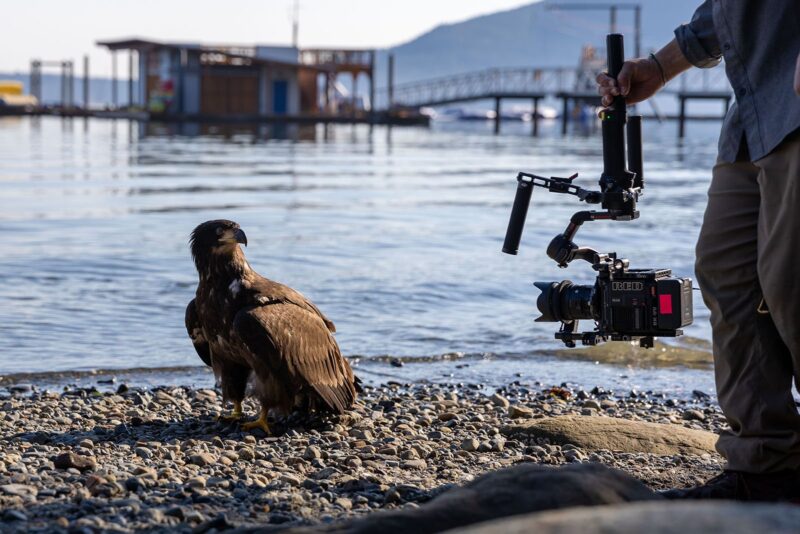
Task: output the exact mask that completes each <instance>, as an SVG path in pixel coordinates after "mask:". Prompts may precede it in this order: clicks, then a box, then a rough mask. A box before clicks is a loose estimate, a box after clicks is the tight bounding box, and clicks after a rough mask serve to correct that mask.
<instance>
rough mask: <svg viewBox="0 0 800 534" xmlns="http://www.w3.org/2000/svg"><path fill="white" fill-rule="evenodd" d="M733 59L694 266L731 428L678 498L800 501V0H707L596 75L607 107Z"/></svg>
mask: <svg viewBox="0 0 800 534" xmlns="http://www.w3.org/2000/svg"><path fill="white" fill-rule="evenodd" d="M723 59H724V61H725V72H726V74H727V77H728V79H729V81H730V83H731V86H732V87H733V90H734V94H735V103H734V104H733V106H731V108H730V109H729V111H728V114H727V116H726V118H725V121H724V123H723V126H722V132H721V135H720V140H719V156H718V159H717V163H716V165H715V166H714V168H713V171H712V180H711V186H710V188H709V192H708V205H707V207H706V212H705V216H704V219H703V225H702V228H701V230H700V237H699V239H698V242H697V250H696V254H697V260H696V265H695V269H696V273H697V279H698V283H699V286H700V289H701V291H702V295H703V300H704V301H705V303H706V305H707V306H708V308H709V310H710V311H711V327H712V338H713V339H712V341H713V352H714V372H715V381H716V386H717V396H718V398H719V403H720V407H721V408H722V411H723V413H724V414H725V417H726V419H727V422H728V425H729V427H730V428H729V429H727V430H725V431H723V432H722V433H721V435H720V437H719V440H718V442H717V450H718V451H719V452H720V454H722V456H724V457H725V459H726V460H727V465H726V467H725V470H724V472H723V473H722V474H720V475H719V476H717V477H714V478H713V479H711V480H709V481H708V482H706V483H705V484H703V485H702V486H698V487H695V488H689V489H676V490H671V491H669V492H667V493H666V494H665V495H666V496H667V497H671V498H722V499H738V500H760V501H794V500H800V413H798V409H797V405H796V404H795V401H794V398H793V393H792V387H793V382H794V384H795V385H796V387H800V280H798V274H800V254H798V252H799V251H800V97H799V96H798V95H800V2H798V1H797V0H770V1H769V2H765V1H758V0H706V1H705V2H703V3H702V4H701V5H700V7H698V8H697V10H696V11H695V13H694V16H693V17H692V20H691V22H689V23H688V24H684V25H681V26H679V27H678V28H677V29H676V30H675V38H674V39H673V40H672V41H671V42H670V43H669V44H667V45H666V46H665V47H664V48H662V49H661V50H659V51H658V52H657V53H655V54H651V55H650V56H649V57H647V58H638V59H633V60H631V61H627V62H625V63H624V65H623V67H622V69H621V71H620V73H619V76H618V77H617V80H614V79H612V78H610V77H609V76H608V75H606V74H604V73H603V74H600V75H598V77H597V83H598V92H599V93H600V94H601V96H602V100H603V104H604V105H606V106H608V105H611V103H612V99H613V97H614V96H615V95H618V94H622V95H624V96H625V97H626V99H627V102H628V103H630V104H634V103H637V102H641V101H643V100H646V99H647V98H649V97H650V96H652V95H654V94H655V93H657V92H658V91H659V90H660V89H661V88H662V87H664V85H666V84H667V82H669V81H670V80H671V79H672V78H674V77H676V76H677V75H678V74H680V73H681V72H683V71H685V70H687V69H689V68H691V67H699V68H709V67H713V66H716V65H717V64H719V63H720V62H721V61H722V60H723Z"/></svg>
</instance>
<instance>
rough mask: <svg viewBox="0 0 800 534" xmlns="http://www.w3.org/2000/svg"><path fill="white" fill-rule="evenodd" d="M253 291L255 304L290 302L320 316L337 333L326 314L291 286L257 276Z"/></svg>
mask: <svg viewBox="0 0 800 534" xmlns="http://www.w3.org/2000/svg"><path fill="white" fill-rule="evenodd" d="M251 291H252V293H253V295H254V298H255V302H256V303H258V304H271V303H273V302H275V301H280V302H290V303H292V304H295V305H296V306H299V307H301V308H304V309H306V310H308V311H309V312H311V313H314V314H315V315H318V316H319V317H320V319H322V321H323V322H324V323H325V326H326V327H327V328H328V330H330V331H331V332H334V333H335V332H336V325H334V324H333V321H331V320H330V319H328V318H327V317H325V314H323V313H322V312H321V311H320V310H319V308H317V307H316V306H315V305H314V303H313V302H311V301H310V300H308V299H307V298H306V297H305V295H303V294H302V293H300V292H299V291H297V290H294V289H292V288H291V287H289V286H285V285H283V284H281V283H280V282H275V281H274V280H270V279H268V278H264V277H263V276H261V275H255V277H254V278H253V280H252V281H251Z"/></svg>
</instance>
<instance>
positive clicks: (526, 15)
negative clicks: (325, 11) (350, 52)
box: [0, 0, 700, 105]
mask: <svg viewBox="0 0 800 534" xmlns="http://www.w3.org/2000/svg"><path fill="white" fill-rule="evenodd" d="M568 1H569V2H572V0H547V1H546V2H544V1H540V2H535V3H532V4H529V5H526V6H522V7H519V8H516V9H512V10H509V11H502V12H498V13H492V14H490V15H484V16H481V17H475V18H471V19H468V20H465V21H463V22H458V23H454V24H443V25H441V26H437V27H436V28H434V29H432V30H430V31H429V32H426V33H424V34H422V35H420V36H419V37H417V38H415V39H412V40H411V41H409V42H407V43H404V44H401V45H398V46H395V47H392V48H389V49H387V50H380V51H379V53H378V57H377V72H376V82H377V87H379V88H381V87H385V86H386V79H387V73H386V64H387V59H386V58H387V55H388V53H389V52H391V53H393V54H394V55H395V80H396V83H404V82H409V81H416V80H423V79H429V78H435V77H438V76H446V75H451V74H458V73H463V72H470V71H475V70H481V69H486V68H490V67H524V66H535V67H548V66H573V65H575V66H576V65H577V63H578V59H579V56H580V51H581V47H582V46H583V45H586V44H592V45H595V46H598V47H602V46H603V45H604V43H605V35H606V33H608V28H609V14H608V10H605V9H598V10H597V11H562V10H554V9H548V6H550V5H557V4H563V3H566V2H568ZM638 1H639V3H640V4H641V5H642V49H643V51H644V52H646V51H649V50H651V49H655V48H658V47H660V46H661V45H663V44H665V43H666V42H667V41H669V40H670V39H671V38H672V31H673V30H674V29H675V27H676V26H678V25H679V24H681V22H683V21H687V20H689V19H690V18H691V16H692V13H694V10H695V8H696V6H697V5H698V4H699V3H700V0H669V1H665V0H638ZM581 3H585V4H607V3H608V0H582V2H581ZM617 23H618V28H617V31H620V32H622V33H625V36H626V50H627V52H628V55H631V54H632V53H633V13H632V12H631V11H627V10H624V11H619V13H618V16H617ZM344 78H345V79H343V80H342V81H343V82H344V83H347V81H348V80H347V79H346V78H347V77H344ZM0 79H16V80H21V81H23V82H24V83H25V84H26V88H27V84H28V75H27V74H26V73H25V74H22V73H16V74H5V73H0ZM75 82H76V83H75V85H76V87H75V93H74V94H75V98H76V100H77V101H78V102H82V101H83V97H82V84H81V80H80V79H78V78H77V77H76V80H75ZM118 84H119V85H118V94H119V102H120V103H125V102H127V101H128V86H127V82H125V81H120V82H118ZM42 85H43V92H44V101H45V102H56V101H59V100H60V77H59V76H58V75H44V77H43V84H42ZM361 90H362V91H363V90H364V85H363V82H362V85H361ZM90 95H91V101H92V103H93V104H95V105H104V104H108V103H110V102H111V80H109V79H102V78H96V79H92V80H91V86H90Z"/></svg>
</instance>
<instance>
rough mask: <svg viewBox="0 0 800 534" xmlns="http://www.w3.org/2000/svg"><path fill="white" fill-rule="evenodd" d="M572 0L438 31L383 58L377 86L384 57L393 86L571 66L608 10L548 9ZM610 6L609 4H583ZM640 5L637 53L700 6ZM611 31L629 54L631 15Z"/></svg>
mask: <svg viewBox="0 0 800 534" xmlns="http://www.w3.org/2000/svg"><path fill="white" fill-rule="evenodd" d="M567 2H569V3H575V2H574V1H573V0H547V1H546V2H535V3H532V4H529V5H526V6H522V7H519V8H516V9H512V10H509V11H502V12H498V13H492V14H490V15H484V16H481V17H476V18H472V19H469V20H465V21H463V22H458V23H455V24H444V25H441V26H437V27H436V28H434V29H432V30H431V31H429V32H427V33H424V34H422V35H420V36H419V37H417V38H415V39H413V40H411V41H409V42H407V43H404V44H401V45H398V46H395V47H392V48H390V49H388V50H384V51H381V53H380V54H379V57H378V59H379V61H378V74H377V79H378V86H379V87H383V86H385V85H386V70H385V68H386V55H387V53H388V52H391V53H393V54H394V55H395V79H396V81H397V83H403V82H408V81H415V80H421V79H428V78H434V77H437V76H445V75H450V74H457V73H462V72H469V71H475V70H481V69H486V68H490V67H524V66H536V67H548V66H573V65H575V66H577V63H578V59H579V57H580V51H581V48H582V46H583V45H586V44H592V45H595V46H598V47H603V46H604V43H605V35H606V34H607V33H608V30H609V12H608V10H607V9H598V10H596V11H595V10H591V11H568V10H557V9H551V8H549V6H552V5H558V4H565V3H567ZM580 3H583V4H608V1H607V0H582V1H581V2H580ZM639 3H640V4H641V5H642V50H643V52H646V51H649V50H651V49H656V48H659V47H661V46H662V45H664V44H666V43H667V42H668V41H669V40H670V39H671V38H672V32H673V30H674V29H675V27H677V26H678V25H680V24H681V23H682V22H684V21H688V20H690V19H691V17H692V14H693V13H694V10H695V9H696V7H697V6H698V5H699V4H700V0H670V1H669V2H666V1H664V0H639ZM617 31H618V32H622V33H624V34H625V37H626V52H627V53H628V55H629V56H630V55H631V54H632V53H633V12H632V11H628V10H620V11H619V12H618V14H617Z"/></svg>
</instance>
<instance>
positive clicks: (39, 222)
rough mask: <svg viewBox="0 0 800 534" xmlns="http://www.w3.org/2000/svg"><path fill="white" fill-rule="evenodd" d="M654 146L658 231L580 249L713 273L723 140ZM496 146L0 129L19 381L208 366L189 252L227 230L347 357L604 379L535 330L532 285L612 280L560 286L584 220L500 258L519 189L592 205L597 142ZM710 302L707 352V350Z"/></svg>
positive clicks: (608, 230) (21, 122)
mask: <svg viewBox="0 0 800 534" xmlns="http://www.w3.org/2000/svg"><path fill="white" fill-rule="evenodd" d="M645 127H646V131H645V137H646V146H645V158H646V175H647V179H648V185H649V187H648V189H647V195H646V197H645V199H644V200H643V201H642V203H641V210H642V217H641V219H639V220H638V221H636V222H633V223H619V222H618V223H610V222H598V223H590V224H588V225H586V226H585V227H584V229H583V230H582V231H581V233H580V234H579V239H578V243H579V244H582V245H586V246H592V247H594V248H597V249H599V250H601V251H617V252H618V253H619V254H620V255H622V256H624V257H629V258H630V259H631V265H632V266H636V267H670V268H672V269H673V270H674V271H675V272H676V273H677V274H680V275H686V276H693V269H692V262H693V256H694V251H693V248H694V242H695V239H696V236H697V232H698V228H699V224H700V221H701V219H702V212H703V207H704V203H705V198H706V197H705V192H706V189H707V187H708V180H709V177H710V170H709V169H710V166H711V164H712V163H713V161H714V157H715V153H716V136H717V133H718V130H719V124H718V123H697V124H692V125H691V127H690V134H691V137H690V138H689V141H688V142H687V143H686V144H685V145H683V146H680V145H679V144H678V143H677V141H676V140H675V128H676V125H675V124H673V123H667V124H664V125H658V124H656V123H655V122H654V121H653V122H652V124H646V125H645ZM490 128H491V127H490V125H485V124H463V123H462V124H444V123H441V124H437V125H434V126H433V127H432V128H431V129H422V128H409V129H402V128H395V129H393V130H392V131H391V132H389V131H387V130H386V129H384V128H375V129H374V130H373V131H372V132H370V131H369V129H368V128H367V127H365V126H364V127H362V126H359V127H352V126H338V127H333V128H328V129H327V130H326V129H325V128H323V127H321V126H320V127H316V128H304V129H296V128H287V129H284V131H268V130H267V129H264V128H262V129H258V130H247V129H239V130H238V131H237V130H220V129H211V130H210V131H207V130H204V131H201V129H199V128H189V129H187V130H185V131H183V132H174V131H170V130H169V129H167V128H162V129H159V128H157V127H151V128H149V130H148V131H145V130H144V129H143V128H141V127H140V126H139V125H136V124H130V123H128V122H125V121H118V122H112V121H88V122H84V121H82V120H74V121H71V120H60V119H56V118H45V119H10V118H4V119H0V187H2V193H1V195H0V203H1V204H0V208H2V209H0V235H2V240H1V241H0V372H5V373H7V372H21V371H47V370H65V369H90V368H130V367H161V366H173V365H194V364H197V363H199V360H198V359H197V357H196V355H195V354H194V352H193V349H192V347H191V344H190V343H189V341H188V339H187V336H186V333H185V330H184V327H183V313H184V309H185V306H186V303H187V302H188V301H189V300H190V299H191V298H192V297H193V293H194V288H195V285H196V273H195V271H194V266H193V264H192V262H191V259H190V256H189V252H188V248H187V239H188V235H189V232H190V231H191V230H192V228H194V226H195V225H197V224H198V223H200V222H202V221H205V220H207V219H214V218H223V217H224V218H229V219H233V220H236V221H237V222H239V223H240V224H241V225H242V228H243V229H244V230H245V231H246V232H247V236H248V239H249V242H250V246H249V247H248V248H247V249H246V254H247V256H248V258H249V260H250V263H251V264H252V265H253V266H254V267H255V268H256V269H257V270H258V271H259V272H261V273H262V274H263V275H265V276H268V277H270V278H273V279H276V280H279V281H282V282H284V283H287V284H289V285H291V286H293V287H295V288H297V289H299V290H301V291H302V292H304V293H306V294H307V295H308V296H309V297H310V298H311V299H313V300H314V301H315V302H316V303H317V304H318V305H319V307H320V308H321V309H322V310H323V311H324V312H325V313H326V314H327V315H328V316H329V317H331V318H332V319H333V320H334V321H335V322H336V324H337V327H338V331H339V334H338V341H339V343H340V345H341V347H342V350H343V352H344V353H346V354H348V355H362V356H365V357H375V356H380V355H396V356H406V357H423V356H435V355H440V354H445V353H454V352H459V353H465V354H467V355H472V357H473V358H477V359H478V361H485V360H486V358H487V355H491V361H505V362H506V363H507V365H506V367H505V368H504V369H505V370H504V371H503V372H508V370H509V369H510V368H517V367H524V369H526V371H527V372H530V373H531V374H535V373H536V369H537V368H538V369H540V370H541V372H542V374H547V376H550V375H552V374H553V373H554V369H563V371H559V373H557V374H565V375H566V374H569V373H573V374H578V375H581V376H583V377H584V378H587V377H589V378H591V377H592V376H593V375H592V373H597V371H596V370H595V371H593V370H592V369H593V368H594V369H596V366H593V365H592V364H591V362H579V361H569V360H567V362H568V363H564V362H565V361H564V360H563V358H561V359H558V360H554V358H553V357H552V353H553V351H554V349H558V348H560V347H559V345H558V344H556V342H555V341H554V340H553V339H552V333H553V331H554V329H555V328H554V326H555V325H552V324H544V325H542V324H540V323H539V324H536V325H534V323H533V322H532V319H533V318H534V317H535V315H536V314H535V297H536V294H537V291H535V290H534V288H533V287H532V286H531V282H532V281H534V280H561V279H563V278H570V279H572V280H574V281H580V282H590V281H591V280H593V278H594V277H593V275H594V272H593V271H592V270H591V268H590V266H589V265H588V264H581V263H578V262H576V263H574V264H573V265H571V266H570V268H569V269H567V270H560V269H558V268H557V267H556V266H555V264H554V263H553V262H552V261H551V260H549V259H548V258H547V257H546V256H545V254H544V249H545V247H546V245H547V243H548V242H549V241H550V239H551V238H552V237H553V236H554V235H555V234H557V233H559V232H561V231H562V230H563V228H564V227H565V225H566V223H567V221H568V218H569V216H570V215H571V213H572V212H574V211H577V210H578V209H581V205H580V204H579V203H578V202H577V201H576V200H575V199H574V198H573V197H567V196H562V195H553V194H548V193H546V192H544V191H541V192H540V191H536V192H535V193H534V201H533V206H532V209H531V211H530V213H529V219H528V226H527V228H526V231H525V235H524V239H523V244H522V250H521V253H520V255H519V256H517V257H511V256H506V255H503V254H501V253H500V246H501V243H502V238H503V233H504V231H505V226H506V223H507V221H508V213H509V209H510V205H511V202H512V199H513V194H514V190H515V175H516V172H517V171H518V170H529V171H533V172H538V173H540V174H545V175H558V176H566V175H569V174H571V173H573V172H580V173H581V178H579V183H580V184H582V185H584V186H585V187H592V188H594V186H595V185H596V181H597V178H598V176H599V172H600V169H601V166H602V164H601V157H600V139H599V136H591V137H588V138H586V137H581V136H577V135H576V136H572V137H569V138H566V139H564V138H561V137H560V136H557V135H555V133H554V131H555V129H556V125H554V124H551V125H546V126H545V128H544V134H543V136H542V137H541V138H539V139H532V138H530V137H529V135H528V126H527V125H522V124H506V125H504V134H503V135H501V136H497V137H496V136H493V135H491V132H490ZM178 133H180V134H181V135H178ZM280 136H284V137H287V138H288V139H279V138H278V137H280ZM695 297H696V299H695V301H696V306H695V325H694V326H692V327H690V328H689V329H687V334H689V335H691V336H693V337H696V338H707V337H708V335H709V334H708V327H707V325H706V322H707V311H706V310H705V309H704V308H703V306H702V304H701V303H700V298H699V294H696V295H695ZM523 357H525V358H523ZM468 359H469V358H468ZM509 362H513V363H509ZM419 365H420V366H421V365H422V364H419ZM509 365H510V367H509ZM420 366H416V365H415V366H413V367H414V368H416V369H420V368H421V367H420ZM537 366H538V367H537ZM406 367H407V368H408V367H412V366H410V365H409V366H406ZM475 367H476V366H473V367H472V368H473V369H474V368H475ZM478 367H480V366H478ZM487 367H488V368H498V369H499V368H500V367H502V366H501V365H492V366H484V368H487ZM601 367H602V366H601ZM609 367H614V369H613V370H610V371H604V372H608V373H612V374H613V373H617V375H619V374H620V373H621V372H625V373H627V372H628V371H626V370H625V369H624V368H623V369H622V371H619V370H618V369H616V367H615V366H609ZM634 367H635V366H634ZM437 372H438V371H437ZM485 372H488V373H490V372H491V371H489V370H487V371H485ZM641 373H643V374H641V375H640V377H641V380H642V381H644V383H645V384H648V383H653V382H658V381H659V380H661V379H664V377H668V378H666V380H668V381H669V380H676V381H680V378H671V377H673V376H675V377H680V376H688V375H687V374H686V373H700V374H698V375H696V376H695V375H692V376H695V378H694V379H693V380H697V381H699V382H700V383H706V384H710V374H709V373H708V372H707V371H692V372H690V371H681V373H683V374H680V373H678V374H675V371H674V370H671V369H669V370H668V369H665V370H663V373H666V374H661V375H659V371H657V370H656V371H654V370H652V369H648V370H646V371H641ZM670 373H672V374H670ZM422 374H424V372H423V373H422ZM659 377H660V378H659ZM555 378H557V376H556V377H555ZM573 378H575V377H574V376H563V380H569V379H573ZM704 381H705V382H704Z"/></svg>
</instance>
